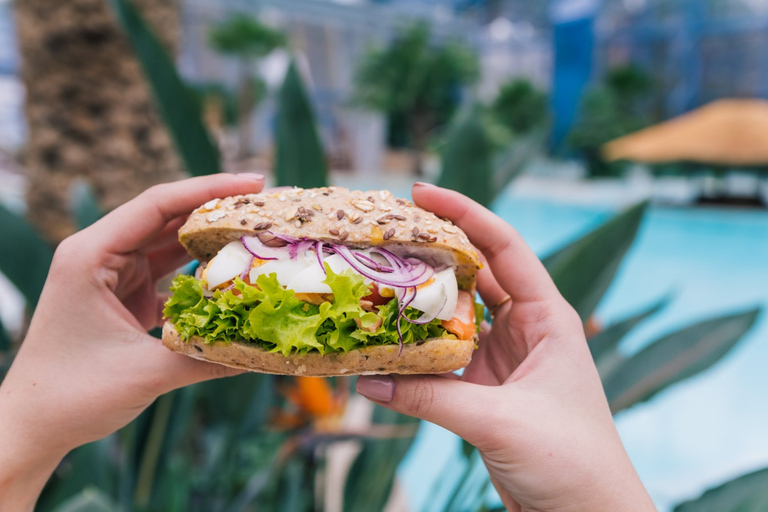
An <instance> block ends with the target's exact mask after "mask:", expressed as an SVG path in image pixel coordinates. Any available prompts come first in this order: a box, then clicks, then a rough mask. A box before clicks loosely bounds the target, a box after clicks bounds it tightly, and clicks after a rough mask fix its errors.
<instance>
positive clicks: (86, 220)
mask: <svg viewBox="0 0 768 512" xmlns="http://www.w3.org/2000/svg"><path fill="white" fill-rule="evenodd" d="M69 205H70V209H71V210H72V217H73V218H74V220H75V225H76V226H77V229H85V228H87V227H88V226H90V225H91V224H93V223H94V222H96V221H97V220H99V219H100V218H101V216H102V215H103V213H102V211H101V205H99V199H98V198H97V197H96V193H95V192H94V190H93V187H92V186H91V184H90V183H88V182H87V181H76V182H74V183H72V188H71V189H70V194H69Z"/></svg>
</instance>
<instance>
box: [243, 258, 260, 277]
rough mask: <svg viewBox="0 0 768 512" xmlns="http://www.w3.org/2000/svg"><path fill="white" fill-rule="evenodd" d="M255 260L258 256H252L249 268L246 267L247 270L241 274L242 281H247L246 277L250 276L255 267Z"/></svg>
mask: <svg viewBox="0 0 768 512" xmlns="http://www.w3.org/2000/svg"><path fill="white" fill-rule="evenodd" d="M254 259H256V256H254V255H251V261H249V262H248V266H247V267H245V270H243V273H242V274H240V279H242V280H243V281H245V276H247V275H248V272H250V271H251V267H252V266H253V260H254Z"/></svg>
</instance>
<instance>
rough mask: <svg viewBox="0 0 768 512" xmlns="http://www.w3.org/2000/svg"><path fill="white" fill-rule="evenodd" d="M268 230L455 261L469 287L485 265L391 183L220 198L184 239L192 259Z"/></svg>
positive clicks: (451, 229)
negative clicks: (388, 186) (361, 188)
mask: <svg viewBox="0 0 768 512" xmlns="http://www.w3.org/2000/svg"><path fill="white" fill-rule="evenodd" d="M264 231H271V232H273V233H276V234H281V235H289V236H293V237H297V238H309V239H312V240H322V241H326V242H330V243H341V244H345V245H350V246H356V247H368V246H373V245H386V246H387V249H389V250H391V251H392V252H395V253H397V254H401V255H405V254H407V255H413V256H416V257H419V258H421V259H422V260H424V261H427V262H428V263H431V264H433V265H439V264H447V265H453V266H455V267H456V275H457V278H458V280H459V286H460V287H462V288H469V287H471V286H472V284H473V283H474V280H475V276H476V274H477V270H478V268H480V261H479V259H478V256H477V251H476V249H475V248H474V247H473V246H472V244H470V243H469V240H468V239H467V236H466V235H465V234H464V232H463V231H461V230H460V229H459V228H458V227H456V226H455V225H454V224H452V223H451V222H450V221H448V220H444V219H441V218H439V217H437V216H436V215H435V214H434V213H432V212H428V211H426V210H424V209H422V208H419V207H418V206H416V205H414V204H413V203H412V202H410V201H408V200H406V199H400V198H396V197H394V196H393V195H392V193H391V192H389V191H387V190H370V191H367V192H362V191H359V190H348V189H346V188H342V187H324V188H312V189H301V188H293V189H290V190H285V191H280V192H262V193H261V194H247V195H241V196H232V197H227V198H224V199H214V200H212V201H209V202H207V203H205V204H204V205H202V206H201V207H199V208H198V209H196V210H195V211H194V212H192V214H191V215H190V216H189V219H188V220H187V222H186V223H185V224H184V225H183V226H182V227H181V229H180V230H179V241H180V242H181V244H182V245H183V246H184V247H185V248H186V249H187V251H188V252H189V254H190V255H191V256H192V257H193V258H195V259H198V260H200V261H207V260H209V259H211V258H212V257H213V256H215V255H216V253H218V251H219V250H220V249H221V248H222V247H223V246H224V245H226V244H227V243H229V242H231V241H233V240H237V239H239V238H240V237H241V236H244V235H245V236H253V235H256V234H259V233H263V232H264Z"/></svg>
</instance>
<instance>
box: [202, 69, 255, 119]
mask: <svg viewBox="0 0 768 512" xmlns="http://www.w3.org/2000/svg"><path fill="white" fill-rule="evenodd" d="M252 85H253V87H254V89H255V90H256V91H258V95H257V97H259V98H261V97H263V95H264V94H266V91H267V84H266V83H264V81H263V80H260V79H258V78H254V79H253V84H252ZM189 89H190V91H192V94H194V96H195V98H196V100H197V103H198V105H199V108H200V110H201V111H203V109H204V107H205V102H206V100H208V99H210V98H215V99H216V100H217V101H218V102H219V103H220V104H221V113H222V122H223V124H225V125H226V126H235V125H237V123H238V121H239V115H240V113H239V112H238V105H237V95H236V94H234V93H232V92H231V91H228V90H227V89H226V88H225V87H224V86H222V85H220V84H216V83H203V84H190V85H189Z"/></svg>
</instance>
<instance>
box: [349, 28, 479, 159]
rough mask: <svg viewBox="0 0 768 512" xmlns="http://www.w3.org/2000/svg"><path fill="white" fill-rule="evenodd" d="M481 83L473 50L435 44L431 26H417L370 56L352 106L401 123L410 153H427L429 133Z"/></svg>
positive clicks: (454, 44) (360, 70)
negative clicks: (466, 91) (464, 93)
mask: <svg viewBox="0 0 768 512" xmlns="http://www.w3.org/2000/svg"><path fill="white" fill-rule="evenodd" d="M478 77H479V66H478V62H477V57H476V56H475V55H474V53H473V52H472V51H471V50H470V49H469V48H467V47H466V46H464V45H463V44H461V43H459V42H447V43H443V44H437V43H434V42H433V41H432V36H431V29H430V27H429V25H427V24H426V23H424V22H419V23H415V24H412V25H408V26H405V27H403V28H402V29H401V30H400V31H399V32H398V34H397V35H396V36H395V38H394V39H393V40H392V41H391V42H390V44H389V46H387V47H384V48H377V49H374V50H371V51H369V52H368V54H367V55H366V56H365V58H364V59H363V60H362V61H361V63H360V65H359V66H358V68H357V71H356V78H355V86H356V90H355V99H354V101H355V102H356V103H358V104H362V105H364V106H367V107H369V108H373V109H375V110H380V111H382V112H384V113H386V114H387V115H388V116H389V117H390V118H392V119H395V120H399V121H400V122H402V124H403V127H404V129H405V131H406V132H407V139H408V144H409V145H410V147H412V148H414V149H416V150H417V151H423V150H424V149H425V148H426V147H427V144H428V141H429V137H430V132H431V131H432V130H433V129H434V128H436V127H437V126H440V125H442V124H445V123H447V122H448V120H449V119H450V118H451V117H452V115H453V113H454V112H455V110H456V107H457V105H458V104H459V101H460V93H461V89H462V88H463V87H465V86H468V85H471V84H472V83H474V82H475V81H476V80H477V78H478ZM416 158H417V159H416V161H415V162H414V166H415V168H416V169H415V170H416V171H417V172H420V171H421V169H420V167H421V162H420V160H419V157H418V156H417V157H416Z"/></svg>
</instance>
